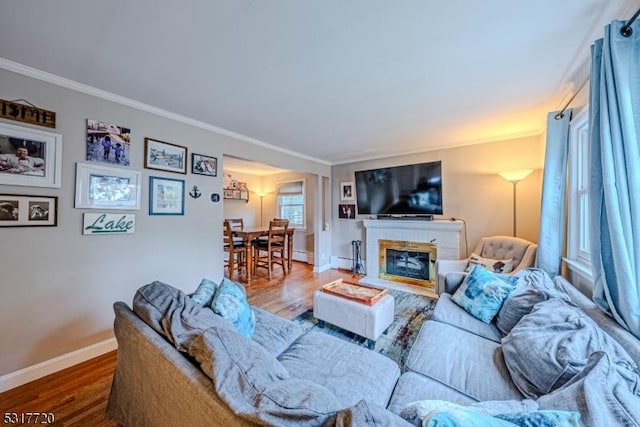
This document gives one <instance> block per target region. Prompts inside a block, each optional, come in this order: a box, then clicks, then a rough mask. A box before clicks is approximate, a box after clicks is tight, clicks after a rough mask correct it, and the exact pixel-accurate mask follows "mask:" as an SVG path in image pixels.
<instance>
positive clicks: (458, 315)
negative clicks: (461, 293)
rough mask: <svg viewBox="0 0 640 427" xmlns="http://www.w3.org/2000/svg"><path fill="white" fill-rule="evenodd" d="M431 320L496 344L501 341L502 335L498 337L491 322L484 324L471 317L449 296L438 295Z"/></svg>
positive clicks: (498, 334)
mask: <svg viewBox="0 0 640 427" xmlns="http://www.w3.org/2000/svg"><path fill="white" fill-rule="evenodd" d="M431 319H432V320H436V321H438V322H442V323H447V324H449V325H452V326H455V327H457V328H460V329H463V330H465V331H468V332H471V333H472V334H476V335H479V336H481V337H483V338H486V339H488V340H491V341H494V342H497V343H499V342H500V340H501V339H502V335H500V332H499V331H498V329H497V328H496V325H495V324H494V323H493V322H491V323H484V322H482V321H480V320H478V319H476V318H475V317H473V316H471V315H470V314H469V313H467V312H466V311H465V310H464V309H463V308H462V307H460V306H459V305H458V304H456V303H454V302H453V301H452V300H451V295H450V294H442V295H440V298H438V302H437V303H436V307H435V309H434V310H433V316H432V317H431Z"/></svg>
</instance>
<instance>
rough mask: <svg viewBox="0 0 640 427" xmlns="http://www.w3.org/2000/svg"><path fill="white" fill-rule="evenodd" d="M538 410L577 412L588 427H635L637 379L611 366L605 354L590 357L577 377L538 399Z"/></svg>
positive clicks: (639, 401) (639, 403)
mask: <svg viewBox="0 0 640 427" xmlns="http://www.w3.org/2000/svg"><path fill="white" fill-rule="evenodd" d="M538 404H539V405H540V409H557V410H567V411H579V412H580V413H581V422H582V424H583V425H584V426H587V427H600V426H637V425H638V424H639V420H640V378H639V377H638V375H637V374H635V373H633V372H630V371H629V370H627V369H626V368H624V367H622V366H617V365H616V364H615V363H613V361H612V358H611V357H610V356H609V355H608V354H606V353H605V352H595V353H592V354H591V357H590V358H589V360H588V362H587V364H586V366H585V367H584V369H582V371H580V373H579V374H578V375H576V376H575V377H573V378H572V379H571V380H570V381H569V382H567V383H566V384H565V385H563V386H562V387H560V388H559V389H557V390H555V391H553V392H551V393H549V394H546V395H543V396H541V397H540V398H539V399H538Z"/></svg>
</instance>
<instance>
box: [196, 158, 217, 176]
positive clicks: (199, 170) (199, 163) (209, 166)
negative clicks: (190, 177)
mask: <svg viewBox="0 0 640 427" xmlns="http://www.w3.org/2000/svg"><path fill="white" fill-rule="evenodd" d="M191 173H195V174H197V175H207V176H218V159H217V158H215V157H209V156H204V155H202V154H196V153H191Z"/></svg>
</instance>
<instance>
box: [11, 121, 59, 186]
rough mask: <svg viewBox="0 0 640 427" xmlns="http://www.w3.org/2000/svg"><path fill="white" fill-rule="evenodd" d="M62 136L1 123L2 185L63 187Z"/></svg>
mask: <svg viewBox="0 0 640 427" xmlns="http://www.w3.org/2000/svg"><path fill="white" fill-rule="evenodd" d="M61 178H62V135H60V134H58V133H53V132H45V131H41V130H38V129H31V128H27V127H23V126H15V125H10V124H8V123H0V184H6V185H26V186H32V187H54V188H60V185H61V182H62V181H61Z"/></svg>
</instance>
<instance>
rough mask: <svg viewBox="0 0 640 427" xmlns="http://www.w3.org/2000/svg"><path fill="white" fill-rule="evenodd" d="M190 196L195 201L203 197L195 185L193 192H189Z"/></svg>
mask: <svg viewBox="0 0 640 427" xmlns="http://www.w3.org/2000/svg"><path fill="white" fill-rule="evenodd" d="M189 195H190V196H191V197H193V198H194V199H198V198H200V196H202V192H201V191H200V189H199V188H198V186H197V185H194V186H193V188H192V189H191V191H189Z"/></svg>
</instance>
